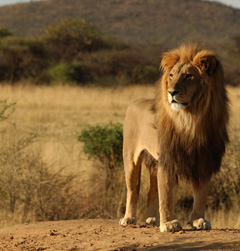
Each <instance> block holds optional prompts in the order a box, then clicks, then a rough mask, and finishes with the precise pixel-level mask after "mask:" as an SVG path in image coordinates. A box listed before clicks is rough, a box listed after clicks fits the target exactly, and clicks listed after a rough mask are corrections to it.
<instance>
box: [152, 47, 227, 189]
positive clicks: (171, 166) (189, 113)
mask: <svg viewBox="0 0 240 251" xmlns="http://www.w3.org/2000/svg"><path fill="white" fill-rule="evenodd" d="M179 61H180V62H181V63H189V62H190V63H192V64H193V65H194V66H196V67H197V68H198V70H199V73H200V76H201V85H202V88H201V91H200V92H199V93H197V95H196V96H195V97H194V105H193V107H191V108H190V109H185V110H184V111H181V112H179V113H176V112H174V111H172V110H171V108H170V106H169V103H168V100H167V82H168V79H169V72H170V70H171V69H172V67H173V66H174V65H175V64H176V63H177V62H179ZM161 67H162V69H163V76H162V78H161V80H160V81H159V84H158V92H157V95H156V98H155V103H154V107H153V111H154V113H155V118H156V127H157V129H158V133H159V134H158V136H159V146H160V155H159V164H160V165H162V166H163V167H164V168H166V169H167V171H168V172H169V173H170V175H174V176H175V177H176V178H177V179H178V178H185V179H186V180H188V181H192V182H193V183H194V184H195V185H198V184H199V183H203V182H204V181H206V180H209V179H210V178H211V176H212V174H213V173H216V172H217V171H218V170H219V168H220V165H221V160H222V156H223V154H224V152H225V144H226V142H228V134H227V129H226V127H227V123H228V120H229V106H228V104H229V100H228V97H227V93H226V89H225V84H224V77H223V68H222V65H221V62H220V61H219V59H218V58H217V57H216V55H215V54H214V53H213V52H211V51H209V50H205V49H201V48H199V47H198V46H197V45H195V44H190V45H182V46H180V47H179V48H178V49H175V50H173V51H170V52H167V53H165V54H164V56H163V59H162V63H161Z"/></svg>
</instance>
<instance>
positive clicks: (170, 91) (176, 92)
mask: <svg viewBox="0 0 240 251" xmlns="http://www.w3.org/2000/svg"><path fill="white" fill-rule="evenodd" d="M168 93H169V94H171V95H172V97H173V96H174V95H176V94H178V93H179V91H176V90H168Z"/></svg>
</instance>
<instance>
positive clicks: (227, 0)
mask: <svg viewBox="0 0 240 251" xmlns="http://www.w3.org/2000/svg"><path fill="white" fill-rule="evenodd" d="M31 1H37V0H0V6H3V5H8V4H13V3H24V2H31ZM210 1H211V0H210ZM212 1H216V2H221V3H223V4H226V5H229V6H232V7H234V8H240V0H212Z"/></svg>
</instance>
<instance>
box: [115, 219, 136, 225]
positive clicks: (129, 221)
mask: <svg viewBox="0 0 240 251" xmlns="http://www.w3.org/2000/svg"><path fill="white" fill-rule="evenodd" d="M131 224H136V220H135V218H134V217H127V218H122V219H120V220H119V225H121V226H123V227H126V226H127V225H131Z"/></svg>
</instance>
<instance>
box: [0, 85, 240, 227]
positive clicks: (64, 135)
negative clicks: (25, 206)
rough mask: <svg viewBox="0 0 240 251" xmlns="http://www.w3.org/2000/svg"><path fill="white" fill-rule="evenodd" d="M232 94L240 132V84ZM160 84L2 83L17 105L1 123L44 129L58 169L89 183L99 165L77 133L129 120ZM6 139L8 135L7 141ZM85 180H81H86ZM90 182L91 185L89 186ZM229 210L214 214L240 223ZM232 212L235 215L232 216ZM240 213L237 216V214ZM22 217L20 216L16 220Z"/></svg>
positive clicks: (47, 156) (48, 157)
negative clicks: (131, 108)
mask: <svg viewBox="0 0 240 251" xmlns="http://www.w3.org/2000/svg"><path fill="white" fill-rule="evenodd" d="M228 91H229V97H230V100H231V123H230V129H234V130H235V134H236V137H239V135H240V116H239V115H240V88H233V87H229V88H228ZM154 93H155V87H154V86H130V87H121V88H105V89H100V88H87V87H70V86H52V87H48V86H9V85H2V86H0V100H7V101H8V102H13V101H16V102H17V105H16V110H15V112H14V113H13V114H12V115H11V116H10V118H8V119H7V120H6V121H4V122H1V124H0V133H1V138H2V139H3V140H4V139H6V138H7V134H8V133H10V132H11V131H13V130H15V131H17V134H24V133H28V132H31V131H32V130H38V131H40V133H39V135H40V136H39V137H38V139H37V141H36V142H35V143H34V145H33V148H34V149H40V150H41V156H42V158H43V160H44V162H46V163H47V166H49V167H51V169H52V170H53V171H58V170H60V169H61V168H65V169H64V172H65V173H74V174H77V175H78V181H79V182H77V184H78V185H79V189H83V188H82V187H83V186H82V185H83V182H86V184H87V182H88V179H89V175H90V174H92V173H93V172H95V171H96V169H95V167H96V164H95V163H94V162H93V161H90V160H88V159H87V158H86V157H85V156H84V155H83V153H81V147H82V146H81V144H80V143H79V142H78V141H77V135H78V134H79V132H80V131H81V129H82V128H84V127H85V126H86V125H88V124H92V125H94V124H96V123H107V122H109V121H112V122H121V123H123V121H124V116H125V111H126V107H127V106H128V104H129V103H130V102H131V101H133V100H135V99H137V98H141V97H145V98H149V97H154ZM3 140H2V141H3ZM80 185H81V186H80ZM85 188H86V186H85ZM221 214H224V213H223V212H220V214H219V216H218V215H217V216H216V215H215V216H214V217H215V218H217V219H215V220H214V222H216V223H215V226H218V227H223V225H224V224H225V225H226V224H227V223H226V222H229V224H230V225H229V226H228V227H231V226H234V225H233V224H238V225H235V227H236V226H239V225H240V219H239V215H231V213H230V214H228V215H227V218H226V217H223V215H221ZM229 217H230V218H231V220H229ZM236 217H237V219H236ZM16 222H17V220H16ZM6 224H7V223H5V225H6Z"/></svg>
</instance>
